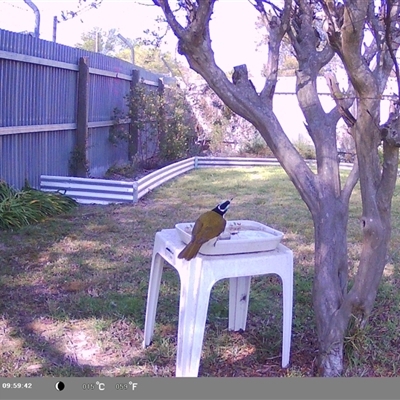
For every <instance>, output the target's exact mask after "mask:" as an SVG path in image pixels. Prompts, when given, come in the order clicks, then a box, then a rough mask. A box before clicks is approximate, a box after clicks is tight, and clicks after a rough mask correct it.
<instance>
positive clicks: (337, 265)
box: [313, 196, 350, 376]
mask: <svg viewBox="0 0 400 400" xmlns="http://www.w3.org/2000/svg"><path fill="white" fill-rule="evenodd" d="M320 206H321V208H320V211H319V213H318V214H317V215H316V216H315V217H314V232H315V275H314V284H313V306H314V311H315V317H316V325H317V332H318V342H319V355H318V360H317V367H318V375H321V376H340V375H341V373H342V370H343V340H344V335H345V330H346V327H347V324H348V321H349V317H350V313H349V311H348V310H346V312H345V310H342V309H341V306H342V304H343V299H344V296H345V294H346V289H347V269H348V261H347V221H348V205H347V204H343V203H342V201H341V200H340V199H339V200H334V199H332V197H331V196H329V197H327V198H323V199H321V201H320ZM333 320H335V323H334V324H332V321H333Z"/></svg>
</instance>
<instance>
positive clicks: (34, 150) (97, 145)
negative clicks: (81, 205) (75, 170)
mask: <svg viewBox="0 0 400 400" xmlns="http://www.w3.org/2000/svg"><path fill="white" fill-rule="evenodd" d="M82 60H84V62H85V63H86V67H87V69H88V80H87V87H84V86H83V85H82V83H84V80H83V79H82V76H83V75H82V74H81V72H82V71H81V70H80V65H81V62H82ZM133 71H137V72H136V78H135V79H136V80H137V79H138V78H139V79H140V80H143V82H144V83H145V84H147V85H152V86H157V85H158V84H159V78H160V77H159V76H157V75H155V74H152V73H150V72H149V71H145V70H143V69H142V68H139V67H136V66H133V65H132V64H130V63H128V62H125V61H123V60H119V59H116V58H112V57H107V56H105V55H102V54H98V53H93V52H89V51H85V50H81V49H77V48H72V47H68V46H64V45H60V44H57V43H53V42H48V41H45V40H41V39H36V38H33V37H32V36H30V35H26V34H20V33H14V32H8V31H5V30H1V29H0V179H3V180H5V181H7V182H8V183H9V184H11V185H13V186H15V187H17V188H20V187H21V186H23V184H24V182H25V179H27V180H28V182H29V184H30V185H32V186H34V187H39V183H40V175H64V176H68V175H69V174H70V164H71V157H73V154H74V153H73V151H74V148H75V146H76V145H77V140H78V137H77V136H78V135H79V133H78V132H79V131H80V132H84V131H85V129H86V139H87V142H86V149H85V150H86V161H87V167H88V170H89V173H90V176H93V177H96V176H97V177H99V176H102V175H103V173H104V172H105V171H106V170H107V169H108V168H109V167H110V166H112V165H114V164H119V163H126V162H127V161H128V148H127V147H128V145H127V144H126V143H125V142H121V143H120V144H118V145H117V146H116V145H113V144H112V143H111V142H110V141H109V140H108V138H109V129H110V126H112V124H113V122H112V116H113V110H114V108H118V109H119V110H122V111H126V104H125V99H124V96H125V95H126V94H128V92H129V90H130V87H131V85H132V81H133V78H132V77H133V75H135V73H133ZM82 91H86V92H87V93H86V98H84V100H82V93H81V92H82ZM82 101H83V102H85V101H86V103H82ZM82 104H83V106H82ZM85 105H86V106H87V112H82V107H85ZM126 122H127V123H129V121H126ZM79 128H80V130H79Z"/></svg>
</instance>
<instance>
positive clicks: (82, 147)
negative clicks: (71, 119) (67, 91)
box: [71, 57, 89, 178]
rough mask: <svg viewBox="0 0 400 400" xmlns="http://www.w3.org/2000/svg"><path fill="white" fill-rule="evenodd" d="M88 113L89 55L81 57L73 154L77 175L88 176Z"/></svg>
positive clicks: (73, 164)
mask: <svg viewBox="0 0 400 400" xmlns="http://www.w3.org/2000/svg"><path fill="white" fill-rule="evenodd" d="M88 114H89V65H88V57H81V58H80V59H79V70H78V105H77V118H76V148H75V151H74V154H73V155H72V162H71V164H72V166H73V170H74V172H75V173H76V176H80V177H84V178H85V177H87V176H88V169H89V166H88V157H87V143H88V133H89V128H88Z"/></svg>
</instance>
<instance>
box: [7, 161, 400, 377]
mask: <svg viewBox="0 0 400 400" xmlns="http://www.w3.org/2000/svg"><path fill="white" fill-rule="evenodd" d="M231 197H234V200H233V203H232V205H231V208H230V210H229V212H228V214H227V219H251V220H256V221H259V222H261V223H264V224H267V225H269V226H271V227H273V228H275V229H278V230H280V231H282V232H284V233H285V236H284V239H283V243H284V244H285V245H286V246H288V247H289V248H291V249H292V250H293V252H294V256H295V280H294V282H295V288H294V290H295V293H294V314H293V333H292V348H291V364H290V367H289V368H287V369H282V368H281V336H282V315H281V314H282V311H281V308H282V298H281V296H282V295H281V285H280V280H279V279H278V278H277V277H275V276H274V275H268V276H264V277H258V278H253V280H252V286H251V298H250V305H249V316H248V327H247V329H246V331H245V332H242V333H239V332H228V331H227V323H228V285H227V281H222V282H219V283H217V284H216V285H215V287H214V289H213V291H212V294H211V300H210V307H209V313H208V319H207V325H206V334H205V341H204V346H203V357H202V360H201V363H200V376H310V375H312V371H313V362H314V359H315V356H316V354H317V353H316V351H317V343H316V330H315V323H314V317H313V310H312V301H311V288H312V279H313V262H314V260H313V251H314V248H313V227H312V221H311V217H310V214H309V212H308V210H307V208H306V206H305V205H304V203H303V202H302V201H301V199H300V197H299V195H298V193H297V191H296V190H295V188H294V186H293V185H292V183H291V182H290V181H289V180H288V178H287V177H286V175H285V173H284V172H283V170H282V169H281V168H275V167H258V168H232V169H220V168H218V169H204V170H196V171H191V172H190V173H187V174H186V175H183V176H181V177H179V178H177V179H175V180H173V181H171V182H169V183H167V184H165V185H163V186H161V187H160V188H158V189H157V190H154V191H153V192H152V193H150V194H148V195H146V196H145V197H144V198H142V199H141V200H140V201H139V203H137V204H135V205H109V206H93V205H91V206H82V205H81V206H79V207H78V208H76V209H75V210H74V211H72V212H71V213H69V214H66V215H62V216H58V217H55V218H49V219H47V220H46V221H44V222H43V223H40V224H37V225H32V226H28V227H25V228H23V229H21V230H19V231H17V232H9V231H0V316H1V317H0V349H1V350H0V376H9V377H12V376H80V377H84V376H98V375H103V376H174V374H175V357H176V334H177V323H178V299H179V279H178V276H177V273H176V272H175V270H174V269H173V268H171V267H166V268H165V269H164V274H163V278H162V283H161V293H160V301H159V306H158V314H157V320H156V332H155V336H154V340H153V344H152V345H151V346H150V347H148V348H147V349H146V350H143V349H142V340H143V326H144V316H145V307H146V297H147V285H148V278H149V272H150V263H151V254H152V246H153V241H154V235H155V233H156V232H157V231H158V230H160V229H163V228H173V227H174V225H175V224H176V223H178V222H186V221H194V220H195V219H196V218H197V217H198V215H199V214H200V213H202V212H204V211H207V210H209V209H211V208H213V207H214V206H215V205H216V203H218V202H219V201H220V200H223V199H226V198H231ZM360 214H361V208H360V196H359V191H358V190H357V188H356V190H355V192H354V194H353V197H352V201H351V213H350V220H349V260H350V267H351V272H352V273H353V272H354V268H356V266H357V259H358V256H359V251H360V244H359V240H360V237H361V229H360V226H359V217H360ZM399 230H400V188H399V187H398V188H397V190H396V193H395V196H394V199H393V238H392V243H391V252H390V257H389V262H388V265H387V267H386V269H385V273H384V278H383V281H382V284H381V286H380V290H379V293H378V298H377V302H376V306H375V309H374V312H373V314H372V316H371V320H370V324H369V326H368V328H367V331H366V332H356V331H354V330H350V331H349V333H348V336H347V339H346V351H347V352H346V368H345V375H346V376H395V375H399V372H400V371H399V369H400V339H399V331H400V291H399V287H400V279H399V277H400V273H399V258H400V235H399Z"/></svg>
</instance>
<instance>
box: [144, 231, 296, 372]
mask: <svg viewBox="0 0 400 400" xmlns="http://www.w3.org/2000/svg"><path fill="white" fill-rule="evenodd" d="M183 247H184V243H183V242H182V241H181V240H180V238H179V236H178V234H177V232H176V230H175V229H163V230H161V231H160V232H157V233H156V235H155V242H154V248H153V257H152V264H151V271H150V281H149V289H148V295H147V306H146V320H145V327H144V342H143V346H144V347H146V346H148V345H149V344H150V343H151V339H152V336H153V332H154V324H155V317H156V310H157V302H158V296H159V291H160V283H161V276H162V271H163V259H164V260H166V261H167V262H168V263H169V264H171V265H172V266H173V267H174V268H175V269H176V270H177V271H178V273H179V277H180V281H181V290H180V301H179V322H178V343H177V360H176V374H175V375H176V376H177V377H197V376H198V372H199V364H200V357H201V351H202V346H203V338H204V329H205V323H206V318H207V310H208V303H209V299H210V292H211V289H212V287H213V286H214V284H215V283H216V282H217V281H219V280H220V279H224V278H230V282H229V325H228V329H229V330H233V331H238V330H240V329H242V330H245V328H246V321H247V311H248V305H249V294H250V282H251V277H252V276H256V275H265V274H277V275H279V276H280V277H281V279H282V289H283V296H282V297H283V339H282V367H283V368H285V367H286V366H287V365H288V364H289V354H290V344H291V332H292V309H293V253H292V251H291V250H290V249H288V248H287V247H285V246H283V245H282V244H279V245H278V247H277V248H276V249H275V250H273V251H266V252H258V253H247V254H234V255H219V256H215V255H213V256H206V255H202V254H200V253H199V254H198V255H197V257H195V258H194V259H192V260H190V261H186V260H181V259H179V258H178V254H179V252H180V251H181V250H182V249H183Z"/></svg>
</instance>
